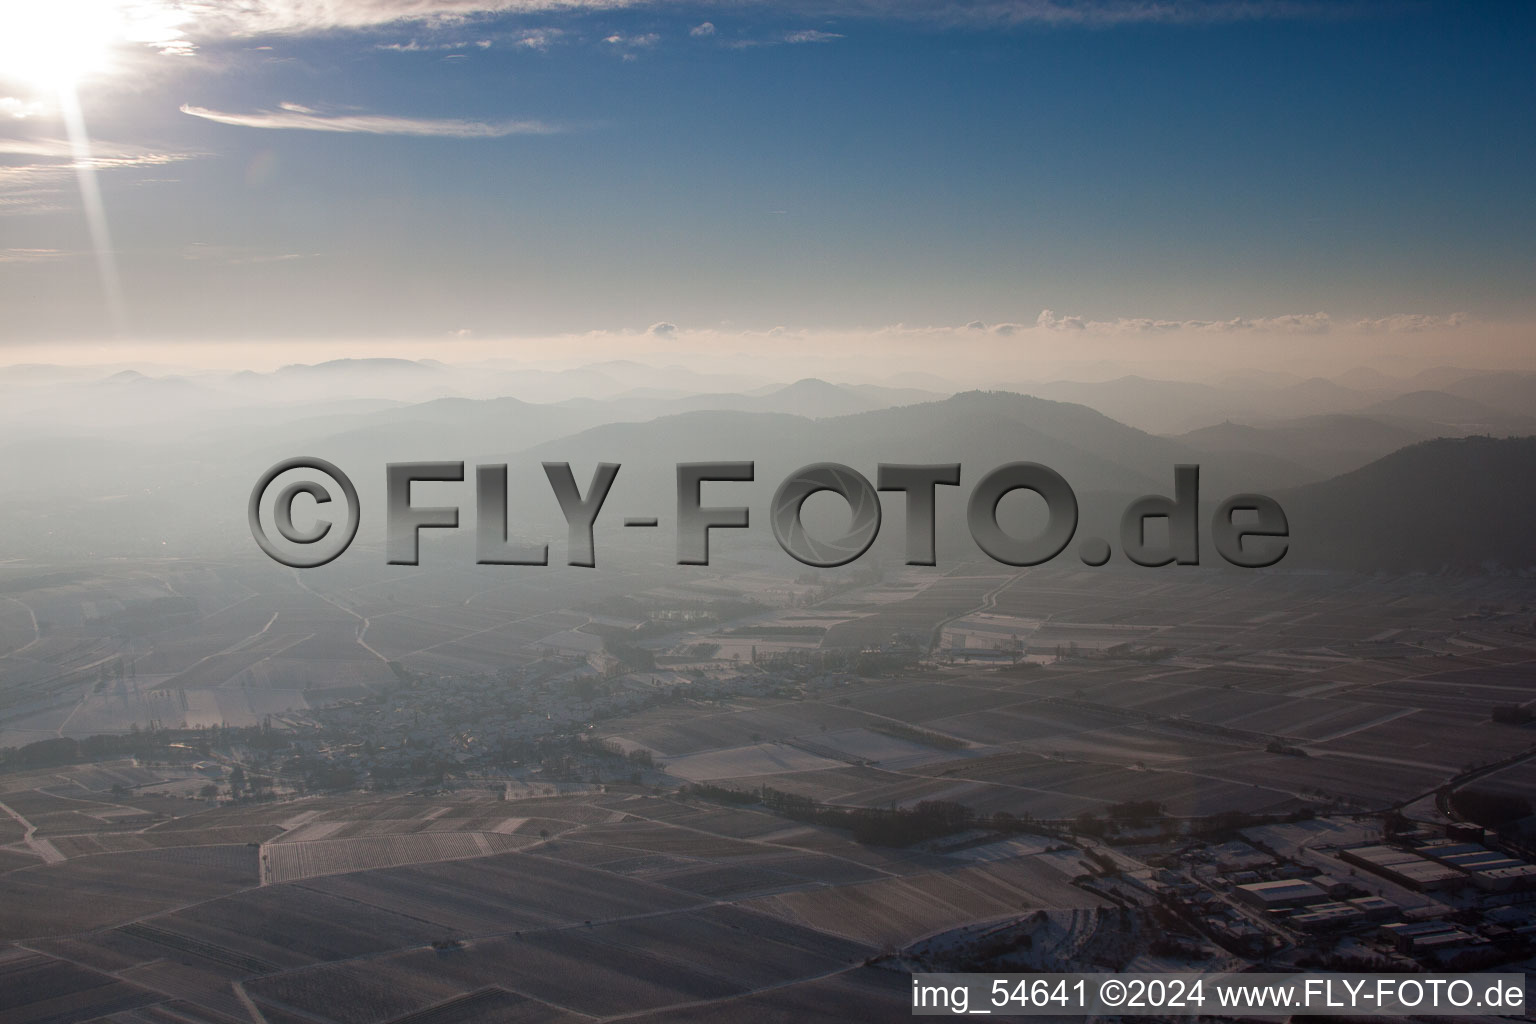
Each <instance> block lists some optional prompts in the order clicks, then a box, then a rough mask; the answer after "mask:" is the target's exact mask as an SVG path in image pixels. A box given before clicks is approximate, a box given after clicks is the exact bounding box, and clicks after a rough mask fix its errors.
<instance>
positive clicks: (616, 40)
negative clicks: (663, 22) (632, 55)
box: [603, 32, 661, 47]
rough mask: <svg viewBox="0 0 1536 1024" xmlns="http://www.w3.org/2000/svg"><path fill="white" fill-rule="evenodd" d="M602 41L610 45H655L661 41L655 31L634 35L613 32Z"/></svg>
mask: <svg viewBox="0 0 1536 1024" xmlns="http://www.w3.org/2000/svg"><path fill="white" fill-rule="evenodd" d="M603 42H605V43H608V44H610V45H612V46H642V47H643V46H655V45H656V44H657V43H659V42H661V36H659V35H657V34H656V33H655V32H644V33H642V34H640V35H636V36H626V35H624V34H622V33H619V32H615V33H614V34H613V35H611V36H608V37H607V38H605V39H604V40H603Z"/></svg>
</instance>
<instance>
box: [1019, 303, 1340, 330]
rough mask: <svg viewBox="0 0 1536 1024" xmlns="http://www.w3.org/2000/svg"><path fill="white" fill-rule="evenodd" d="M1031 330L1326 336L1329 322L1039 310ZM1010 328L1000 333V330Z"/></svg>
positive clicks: (1324, 318)
mask: <svg viewBox="0 0 1536 1024" xmlns="http://www.w3.org/2000/svg"><path fill="white" fill-rule="evenodd" d="M1035 326H1036V327H1037V328H1040V329H1041V330H1047V331H1085V332H1092V333H1094V334H1166V333H1170V332H1176V331H1204V332H1214V333H1221V332H1227V331H1262V332H1272V333H1283V334H1327V333H1328V332H1329V331H1330V330H1331V329H1332V327H1333V320H1332V318H1331V317H1330V316H1329V315H1328V314H1327V313H1293V314H1288V315H1285V316H1273V317H1252V318H1250V317H1234V318H1233V319H1231V320H1154V319H1152V318H1150V317H1120V318H1118V319H1115V320H1089V319H1087V318H1085V317H1081V316H1061V315H1058V314H1057V313H1056V311H1055V310H1051V309H1043V310H1041V311H1040V315H1039V316H1038V317H1036V318H1035ZM1004 327H1008V328H1010V329H1009V330H1007V331H1003V330H1002V328H1004ZM1020 329H1021V327H1020V325H1018V324H998V325H997V327H994V328H993V330H994V331H996V332H998V333H1007V334H1012V333H1014V332H1015V331H1017V330H1020Z"/></svg>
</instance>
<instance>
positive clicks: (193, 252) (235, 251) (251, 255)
mask: <svg viewBox="0 0 1536 1024" xmlns="http://www.w3.org/2000/svg"><path fill="white" fill-rule="evenodd" d="M319 255H320V254H319V253H317V252H281V251H277V252H273V251H265V250H260V249H253V248H250V247H249V246H237V245H210V244H209V243H207V242H193V243H191V244H190V245H187V246H186V247H185V248H183V249H182V250H181V258H182V259H184V260H189V261H191V262H195V263H217V264H222V265H225V266H248V265H253V264H260V263H292V262H295V261H297V260H310V259H314V258H315V257H317V256H319Z"/></svg>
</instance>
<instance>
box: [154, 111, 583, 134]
mask: <svg viewBox="0 0 1536 1024" xmlns="http://www.w3.org/2000/svg"><path fill="white" fill-rule="evenodd" d="M181 112H182V113H183V114H190V115H192V116H193V117H200V118H202V119H204V120H205V121H214V122H216V123H218V124H227V125H234V126H236V127H240V128H266V129H270V130H278V131H306V132H341V133H348V134H363V135H412V136H422V137H434V138H448V139H498V138H502V137H503V136H507V135H551V134H554V133H556V132H558V131H560V130H561V129H560V128H558V127H556V126H554V125H551V124H548V123H546V122H543V121H465V120H460V119H458V118H429V117H394V116H390V115H387V114H336V115H329V114H322V113H320V112H319V111H317V110H312V109H310V108H309V107H301V106H299V105H298V104H296V103H284V104H282V105H281V106H280V107H279V108H278V109H277V110H259V111H256V112H254V113H249V114H236V113H228V112H225V111H220V110H210V109H208V108H207V107H197V106H193V105H192V104H190V103H183V104H182V105H181Z"/></svg>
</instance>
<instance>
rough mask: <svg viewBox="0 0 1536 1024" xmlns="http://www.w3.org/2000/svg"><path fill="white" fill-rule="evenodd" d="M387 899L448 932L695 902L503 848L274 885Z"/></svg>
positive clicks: (371, 900) (383, 903) (546, 923)
mask: <svg viewBox="0 0 1536 1024" xmlns="http://www.w3.org/2000/svg"><path fill="white" fill-rule="evenodd" d="M289 889H294V890H302V891H304V892H309V893H326V894H332V893H333V894H335V895H336V896H339V897H342V898H344V899H346V900H347V901H349V902H351V901H360V902H361V903H363V904H367V905H372V906H378V907H390V908H392V909H394V910H397V911H399V912H400V913H404V914H409V915H411V916H412V917H413V918H417V919H419V920H421V921H423V922H431V923H432V926H433V927H434V929H436V931H435V933H434V935H433V937H440V936H441V934H442V931H443V930H444V929H448V930H449V931H450V932H455V933H458V932H465V933H474V932H507V931H512V930H516V929H525V930H526V929H531V928H539V927H551V926H559V925H570V924H580V923H581V922H583V921H588V920H601V919H605V918H613V917H622V916H630V915H634V914H640V913H647V912H652V911H658V910H677V909H682V908H684V907H688V906H693V905H695V904H697V903H699V902H701V900H700V898H699V897H697V896H689V895H686V894H684V893H679V892H675V891H673V890H670V889H666V888H663V887H661V886H658V885H653V884H650V883H647V882H643V881H639V880H636V879H630V878H624V877H622V876H618V875H614V874H611V873H608V872H603V871H598V870H594V869H592V868H587V867H582V866H580V865H577V864H572V863H565V862H557V861H554V860H552V859H550V858H546V857H541V856H537V855H534V854H502V855H500V856H496V857H487V858H481V859H477V860H464V861H447V862H444V863H440V864H431V865H424V866H420V867H408V868H392V869H388V870H384V871H370V872H366V873H362V874H355V875H334V876H331V877H328V878H321V879H315V880H313V881H309V882H303V883H300V884H299V885H298V886H294V887H290V886H277V887H271V888H268V889H263V890H261V891H262V892H263V893H265V892H269V891H271V892H277V891H285V890H289Z"/></svg>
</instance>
